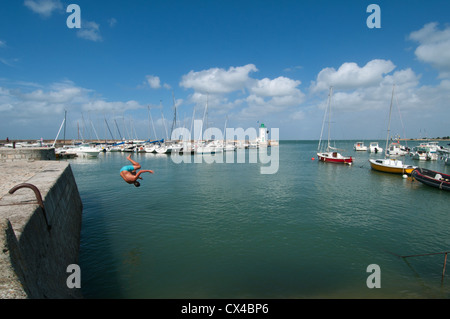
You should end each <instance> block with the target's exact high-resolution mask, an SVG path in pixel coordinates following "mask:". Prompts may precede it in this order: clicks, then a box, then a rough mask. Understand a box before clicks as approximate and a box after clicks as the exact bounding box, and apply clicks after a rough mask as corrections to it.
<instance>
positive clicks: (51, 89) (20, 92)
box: [0, 81, 144, 127]
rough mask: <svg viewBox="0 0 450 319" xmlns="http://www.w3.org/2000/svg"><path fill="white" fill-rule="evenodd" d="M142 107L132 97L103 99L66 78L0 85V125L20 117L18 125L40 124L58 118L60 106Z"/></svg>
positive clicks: (117, 109) (114, 109)
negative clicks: (42, 84) (16, 85)
mask: <svg viewBox="0 0 450 319" xmlns="http://www.w3.org/2000/svg"><path fill="white" fill-rule="evenodd" d="M30 88H31V89H30ZM136 109H144V106H142V105H140V104H139V103H138V102H136V101H133V100H131V101H127V102H122V101H113V102H108V101H105V100H103V99H101V98H99V97H97V96H96V95H95V92H93V91H92V90H88V89H85V88H82V87H78V86H76V85H75V84H74V83H72V82H70V81H65V82H59V83H54V84H52V85H50V86H48V87H46V88H39V89H36V87H35V86H30V87H28V88H27V87H23V86H22V87H20V88H6V87H0V110H2V112H3V113H2V117H1V119H0V127H5V126H7V125H11V124H12V123H14V122H17V121H20V123H21V124H22V125H25V126H29V125H31V124H36V123H37V125H43V124H44V123H47V124H48V123H49V122H53V121H55V120H56V121H58V122H59V121H60V120H61V118H60V117H61V115H62V114H63V112H64V110H67V111H68V112H75V113H78V112H90V113H98V114H104V113H105V112H106V113H108V112H117V113H123V112H125V111H128V110H136Z"/></svg>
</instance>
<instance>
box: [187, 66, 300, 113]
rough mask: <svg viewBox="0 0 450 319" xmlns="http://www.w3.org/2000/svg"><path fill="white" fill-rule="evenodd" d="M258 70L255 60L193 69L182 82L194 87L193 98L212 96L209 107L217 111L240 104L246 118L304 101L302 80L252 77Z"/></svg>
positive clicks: (200, 100) (200, 99)
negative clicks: (236, 64)
mask: <svg viewBox="0 0 450 319" xmlns="http://www.w3.org/2000/svg"><path fill="white" fill-rule="evenodd" d="M256 71H258V69H257V68H256V66H255V65H253V64H247V65H245V66H240V67H230V68H228V70H225V69H221V68H211V69H208V70H203V71H199V72H194V71H190V72H189V73H188V74H187V75H185V76H183V78H182V81H181V82H180V85H181V86H183V87H185V88H192V89H194V93H193V94H192V95H191V96H190V102H193V103H196V104H199V105H205V104H206V96H208V107H210V106H212V107H213V108H216V109H217V111H216V113H219V112H220V113H224V112H228V111H230V110H232V109H233V108H235V107H240V108H241V110H240V111H239V117H245V118H254V117H257V116H263V115H265V116H267V115H268V114H273V113H276V112H279V111H280V110H282V109H285V108H288V107H293V106H298V105H300V104H301V103H302V102H303V101H304V98H305V95H304V94H303V93H302V92H301V91H300V89H298V88H297V87H298V86H299V85H300V84H301V82H300V81H298V80H293V79H290V78H287V77H283V76H280V77H277V78H275V79H269V78H263V79H260V80H259V79H255V78H252V77H250V73H251V72H256ZM220 113H219V114H220Z"/></svg>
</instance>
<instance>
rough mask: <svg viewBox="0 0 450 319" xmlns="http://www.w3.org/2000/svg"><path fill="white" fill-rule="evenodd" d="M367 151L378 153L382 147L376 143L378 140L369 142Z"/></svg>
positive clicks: (381, 150)
mask: <svg viewBox="0 0 450 319" xmlns="http://www.w3.org/2000/svg"><path fill="white" fill-rule="evenodd" d="M369 152H370V153H378V152H380V153H381V152H383V148H382V147H380V146H379V145H378V142H370V144H369Z"/></svg>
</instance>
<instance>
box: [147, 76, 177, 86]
mask: <svg viewBox="0 0 450 319" xmlns="http://www.w3.org/2000/svg"><path fill="white" fill-rule="evenodd" d="M146 79H147V84H148V85H149V86H150V87H151V88H152V89H160V88H161V87H163V88H165V89H170V88H171V87H170V85H169V84H167V83H164V84H162V85H161V80H160V78H159V76H156V75H147V76H146Z"/></svg>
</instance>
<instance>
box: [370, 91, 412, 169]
mask: <svg viewBox="0 0 450 319" xmlns="http://www.w3.org/2000/svg"><path fill="white" fill-rule="evenodd" d="M394 89H395V85H394V86H393V87H392V97H391V106H390V108H389V122H388V123H389V124H388V130H387V137H386V150H385V156H384V159H369V162H370V166H371V167H372V169H373V170H376V171H380V172H384V173H393V174H402V175H405V174H408V175H410V174H411V173H412V171H413V170H414V169H415V168H417V166H412V165H407V164H403V162H402V161H400V160H397V159H394V158H387V157H388V154H389V153H388V152H389V150H388V142H389V132H390V126H391V113H392V101H393V99H394ZM398 145H400V143H398ZM391 146H392V144H391ZM390 155H392V154H390Z"/></svg>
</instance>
